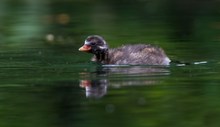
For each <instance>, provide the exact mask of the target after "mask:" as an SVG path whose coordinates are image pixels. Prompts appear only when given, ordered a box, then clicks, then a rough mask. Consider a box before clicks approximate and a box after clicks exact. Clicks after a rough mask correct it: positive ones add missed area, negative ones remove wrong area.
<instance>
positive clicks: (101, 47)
mask: <svg viewBox="0 0 220 127" xmlns="http://www.w3.org/2000/svg"><path fill="white" fill-rule="evenodd" d="M99 48H100V49H107V48H106V46H99Z"/></svg>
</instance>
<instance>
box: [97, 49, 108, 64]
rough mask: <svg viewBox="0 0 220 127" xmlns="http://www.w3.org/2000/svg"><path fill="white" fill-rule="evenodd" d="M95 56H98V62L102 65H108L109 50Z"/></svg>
mask: <svg viewBox="0 0 220 127" xmlns="http://www.w3.org/2000/svg"><path fill="white" fill-rule="evenodd" d="M95 56H96V60H97V62H99V63H102V64H107V63H108V50H105V51H102V52H99V53H97V54H95Z"/></svg>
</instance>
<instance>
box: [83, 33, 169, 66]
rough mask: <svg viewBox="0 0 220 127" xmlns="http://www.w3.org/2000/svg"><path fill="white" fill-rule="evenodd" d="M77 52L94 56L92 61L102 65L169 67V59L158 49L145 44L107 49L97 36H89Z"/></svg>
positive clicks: (103, 41) (102, 40)
mask: <svg viewBox="0 0 220 127" xmlns="http://www.w3.org/2000/svg"><path fill="white" fill-rule="evenodd" d="M79 51H84V52H89V53H92V54H94V56H93V58H92V61H95V62H99V63H102V64H131V65H169V63H170V59H169V58H168V57H167V55H166V54H165V52H164V50H163V49H162V48H160V47H157V46H153V45H150V44H148V45H146V44H136V45H124V46H121V47H118V48H113V49H108V45H107V43H106V41H105V40H104V39H103V38H102V37H101V36H98V35H92V36H89V37H88V38H87V39H86V40H85V43H84V45H83V46H82V47H81V48H80V49H79Z"/></svg>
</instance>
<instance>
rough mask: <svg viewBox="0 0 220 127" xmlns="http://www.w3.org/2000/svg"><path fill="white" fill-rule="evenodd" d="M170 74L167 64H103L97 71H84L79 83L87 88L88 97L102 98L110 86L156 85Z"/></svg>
mask: <svg viewBox="0 0 220 127" xmlns="http://www.w3.org/2000/svg"><path fill="white" fill-rule="evenodd" d="M169 74H170V71H169V68H168V67H167V66H129V65H128V66H126V65H123V66H118V65H117V66H115V65H102V66H101V67H100V66H99V67H97V70H96V71H95V73H94V72H87V71H84V72H82V73H81V74H80V75H81V78H82V80H80V84H79V85H80V87H81V88H84V89H85V94H86V97H87V98H101V97H103V96H104V95H106V94H107V88H108V87H113V88H120V87H122V86H138V85H155V84H157V83H158V82H159V81H160V78H161V76H166V75H169ZM123 79H125V80H123Z"/></svg>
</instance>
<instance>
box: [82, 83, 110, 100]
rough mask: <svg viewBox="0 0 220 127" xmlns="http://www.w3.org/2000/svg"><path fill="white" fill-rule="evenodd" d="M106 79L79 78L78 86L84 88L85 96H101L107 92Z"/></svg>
mask: <svg viewBox="0 0 220 127" xmlns="http://www.w3.org/2000/svg"><path fill="white" fill-rule="evenodd" d="M107 86H108V83H107V80H105V79H101V80H81V81H80V87H81V88H85V92H86V97H88V98H101V97H103V96H104V95H105V94H106V93H107Z"/></svg>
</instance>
